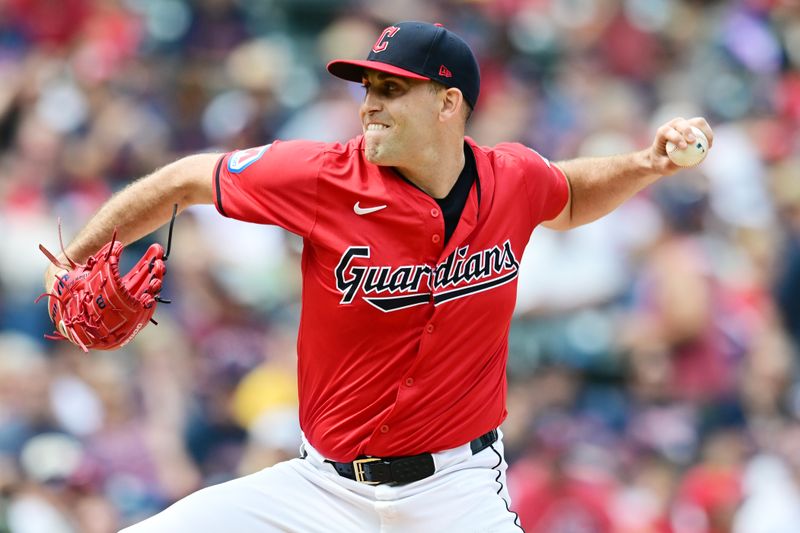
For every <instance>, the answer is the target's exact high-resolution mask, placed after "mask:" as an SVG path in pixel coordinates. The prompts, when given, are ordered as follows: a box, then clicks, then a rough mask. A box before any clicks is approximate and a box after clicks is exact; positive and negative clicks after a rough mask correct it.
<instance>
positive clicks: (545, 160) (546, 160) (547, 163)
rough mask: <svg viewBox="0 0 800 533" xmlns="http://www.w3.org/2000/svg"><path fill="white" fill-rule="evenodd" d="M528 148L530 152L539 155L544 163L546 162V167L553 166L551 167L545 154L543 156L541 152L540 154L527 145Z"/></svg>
mask: <svg viewBox="0 0 800 533" xmlns="http://www.w3.org/2000/svg"><path fill="white" fill-rule="evenodd" d="M528 150H530V151H531V152H533V153H534V154H536V155H538V156H539V157H541V158H542V161H544V162H545V164H546V165H547V166H548V167H550V168H553V167H551V166H550V160H549V159H547V158H546V157H545V156H543V155H542V154H540V153H539V152H537V151H536V150H534V149H533V148H531V147H530V146H529V147H528Z"/></svg>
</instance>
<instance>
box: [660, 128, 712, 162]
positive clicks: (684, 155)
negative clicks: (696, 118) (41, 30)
mask: <svg viewBox="0 0 800 533" xmlns="http://www.w3.org/2000/svg"><path fill="white" fill-rule="evenodd" d="M692 132H694V136H695V141H694V142H693V143H688V144H689V145H688V146H687V147H686V148H684V149H683V150H681V149H679V148H678V147H677V145H675V144H673V143H672V142H670V141H667V156H668V157H669V158H670V160H671V161H672V162H673V163H675V164H676V165H678V166H681V167H693V166H695V165H698V164H700V162H701V161H703V159H705V158H706V154H708V139H706V136H705V134H704V133H703V132H702V131H701V130H700V129H699V128H695V127H694V126H692Z"/></svg>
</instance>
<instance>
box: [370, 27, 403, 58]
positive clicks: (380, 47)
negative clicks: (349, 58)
mask: <svg viewBox="0 0 800 533" xmlns="http://www.w3.org/2000/svg"><path fill="white" fill-rule="evenodd" d="M398 31H400V28H398V27H397V26H389V27H388V28H386V29H385V30H383V33H381V36H380V37H378V40H377V41H375V45H374V46H373V47H372V51H373V52H375V53H376V54H377V53H378V52H383V51H384V50H386V48H388V46H389V43H388V42H387V39H390V38H392V37H394V34H395V33H397V32H398Z"/></svg>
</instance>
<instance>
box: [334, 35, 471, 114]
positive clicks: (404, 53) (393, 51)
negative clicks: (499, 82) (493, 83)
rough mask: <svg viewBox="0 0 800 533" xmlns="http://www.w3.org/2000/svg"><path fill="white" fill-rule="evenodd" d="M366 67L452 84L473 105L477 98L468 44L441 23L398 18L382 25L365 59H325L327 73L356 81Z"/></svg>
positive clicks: (360, 77)
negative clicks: (381, 29) (388, 24)
mask: <svg viewBox="0 0 800 533" xmlns="http://www.w3.org/2000/svg"><path fill="white" fill-rule="evenodd" d="M366 68H369V69H374V70H377V71H380V72H386V73H387V74H394V75H396V76H404V77H407V78H415V79H421V80H434V81H438V82H439V83H441V84H442V85H444V86H446V87H455V88H456V89H459V90H460V91H461V93H462V94H463V95H464V99H465V100H466V101H467V103H468V104H469V105H470V106H471V107H473V108H474V107H475V104H476V102H477V101H478V94H479V93H480V85H481V75H480V69H479V67H478V62H477V60H476V59H475V56H474V55H473V53H472V50H471V49H470V47H469V45H467V43H466V42H464V40H463V39H462V38H461V37H459V36H458V35H456V34H455V33H453V32H451V31H450V30H448V29H447V28H444V27H443V26H442V25H441V24H430V23H427V22H399V23H397V24H394V25H392V26H389V27H387V28H384V30H383V31H382V32H381V34H380V35H379V36H378V39H377V40H376V41H375V44H374V45H373V46H372V50H371V51H370V53H369V55H368V56H367V59H366V60H363V61H361V60H344V59H339V60H335V61H331V62H330V63H328V71H329V72H330V73H331V74H333V75H334V76H337V77H339V78H342V79H345V80H349V81H355V82H358V83H360V82H361V80H362V78H363V73H364V69H366Z"/></svg>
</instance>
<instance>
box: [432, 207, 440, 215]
mask: <svg viewBox="0 0 800 533" xmlns="http://www.w3.org/2000/svg"><path fill="white" fill-rule="evenodd" d="M431 216H432V217H433V218H436V217H438V216H439V210H438V209H436V208H435V207H434V208H433V209H431Z"/></svg>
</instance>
